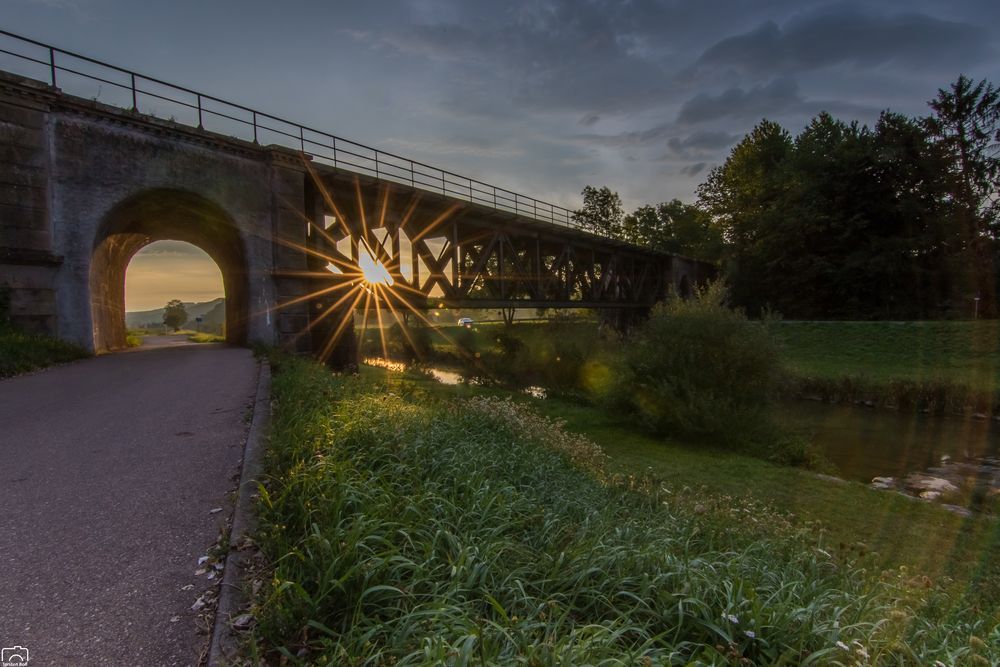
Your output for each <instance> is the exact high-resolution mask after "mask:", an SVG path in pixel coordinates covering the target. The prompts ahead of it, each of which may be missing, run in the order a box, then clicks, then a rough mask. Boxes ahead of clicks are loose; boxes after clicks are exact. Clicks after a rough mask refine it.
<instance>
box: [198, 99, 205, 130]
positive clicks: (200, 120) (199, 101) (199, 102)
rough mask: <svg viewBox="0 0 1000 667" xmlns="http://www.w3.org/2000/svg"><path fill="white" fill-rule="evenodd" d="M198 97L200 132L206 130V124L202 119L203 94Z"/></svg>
mask: <svg viewBox="0 0 1000 667" xmlns="http://www.w3.org/2000/svg"><path fill="white" fill-rule="evenodd" d="M197 97H198V129H199V130H204V129H205V123H204V122H202V118H201V93H199V94H198V95H197Z"/></svg>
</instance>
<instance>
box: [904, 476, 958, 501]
mask: <svg viewBox="0 0 1000 667" xmlns="http://www.w3.org/2000/svg"><path fill="white" fill-rule="evenodd" d="M903 486H905V487H906V489H907V490H908V491H910V492H911V493H915V494H917V495H919V496H921V497H925V496H923V494H924V493H926V492H928V491H930V492H933V493H936V494H938V496H940V495H941V494H943V493H954V492H955V491H958V487H957V486H955V485H954V484H952V483H951V482H949V481H948V480H946V479H942V478H940V477H931V476H930V475H925V474H923V473H919V472H915V473H913V474H911V475H908V476H907V478H906V479H905V480H904V481H903ZM935 497H937V496H935Z"/></svg>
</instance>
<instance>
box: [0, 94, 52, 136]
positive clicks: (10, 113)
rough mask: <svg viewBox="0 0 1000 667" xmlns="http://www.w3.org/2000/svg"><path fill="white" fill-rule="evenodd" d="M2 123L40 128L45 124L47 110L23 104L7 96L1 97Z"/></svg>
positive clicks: (0, 114)
mask: <svg viewBox="0 0 1000 667" xmlns="http://www.w3.org/2000/svg"><path fill="white" fill-rule="evenodd" d="M0 123H9V124H11V125H19V126H21V127H24V128H28V129H32V130H40V129H41V128H42V127H43V126H44V125H45V111H44V110H41V109H37V108H30V107H26V106H23V105H22V104H18V103H17V102H13V101H11V99H10V98H7V97H0Z"/></svg>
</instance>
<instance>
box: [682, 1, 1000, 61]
mask: <svg viewBox="0 0 1000 667" xmlns="http://www.w3.org/2000/svg"><path fill="white" fill-rule="evenodd" d="M993 54H994V51H993V48H992V47H991V45H990V34H989V32H988V31H987V30H985V29H984V28H982V27H979V26H975V25H971V24H969V23H963V22H959V21H951V20H944V19H940V18H936V17H933V16H930V15H927V14H920V13H916V12H907V13H897V14H880V13H875V12H873V11H869V10H867V9H863V8H861V7H859V6H854V5H836V6H833V7H823V8H820V9H814V10H807V11H805V12H803V13H801V14H799V15H797V16H794V17H792V18H790V19H789V20H788V21H786V22H785V23H784V24H783V25H782V26H780V27H779V25H778V24H777V23H776V22H774V21H766V22H764V23H762V24H760V25H759V26H758V27H757V28H755V29H754V30H751V31H749V32H745V33H742V34H739V35H735V36H732V37H728V38H726V39H723V40H721V41H719V42H717V43H716V44H715V45H713V46H711V47H709V48H708V49H707V50H705V52H704V53H703V54H702V55H701V57H700V58H699V59H698V61H697V63H696V65H697V67H700V68H704V67H731V68H733V69H736V70H738V71H741V72H746V73H755V74H761V73H766V74H772V73H774V72H804V71H811V70H816V69H820V68H825V67H833V66H847V67H851V68H853V69H865V68H871V67H876V66H881V65H887V64H892V65H895V66H897V67H921V68H927V67H930V68H934V69H935V70H939V71H940V70H942V69H944V70H945V71H948V72H950V71H951V70H953V69H954V68H955V67H961V66H967V65H968V64H969V63H973V62H979V61H982V60H984V59H986V58H989V57H991V56H992V55H993Z"/></svg>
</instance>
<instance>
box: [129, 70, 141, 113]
mask: <svg viewBox="0 0 1000 667" xmlns="http://www.w3.org/2000/svg"><path fill="white" fill-rule="evenodd" d="M129 76H130V77H131V78H132V111H138V110H139V105H138V104H137V103H136V100H135V72H129Z"/></svg>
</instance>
